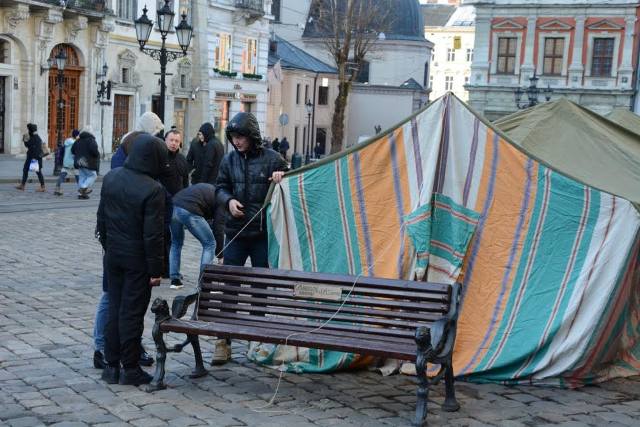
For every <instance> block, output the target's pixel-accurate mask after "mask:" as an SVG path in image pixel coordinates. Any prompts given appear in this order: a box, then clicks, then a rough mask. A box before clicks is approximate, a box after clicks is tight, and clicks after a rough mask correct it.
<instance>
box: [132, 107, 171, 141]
mask: <svg viewBox="0 0 640 427" xmlns="http://www.w3.org/2000/svg"><path fill="white" fill-rule="evenodd" d="M135 130H139V131H142V132H146V133H148V134H151V135H154V136H157V135H158V134H159V133H160V132H162V131H163V130H164V124H162V120H160V117H158V115H157V114H156V113H153V112H151V111H147V112H146V113H144V114H142V115H141V116H140V118H139V119H138V123H136V129H135Z"/></svg>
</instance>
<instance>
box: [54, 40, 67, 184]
mask: <svg viewBox="0 0 640 427" xmlns="http://www.w3.org/2000/svg"><path fill="white" fill-rule="evenodd" d="M54 59H55V61H56V67H58V76H57V78H58V81H57V83H58V103H57V106H58V111H57V120H56V127H57V142H56V154H55V158H54V166H53V174H54V175H60V170H61V169H62V147H63V145H62V127H63V126H64V118H63V113H64V99H63V98H62V86H63V84H64V67H65V66H66V65H67V55H66V54H65V52H64V48H63V47H60V48H58V54H57V55H56V56H55V58H54Z"/></svg>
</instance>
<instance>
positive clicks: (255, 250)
mask: <svg viewBox="0 0 640 427" xmlns="http://www.w3.org/2000/svg"><path fill="white" fill-rule="evenodd" d="M227 240H230V239H229V236H227ZM268 249H269V245H268V241H267V237H266V236H264V237H257V238H244V239H243V238H241V237H237V238H236V239H235V240H234V241H233V242H231V243H229V244H228V246H227V247H226V248H225V249H224V265H240V266H242V265H244V264H245V263H246V262H247V258H251V266H252V267H265V268H268V267H269V257H268Z"/></svg>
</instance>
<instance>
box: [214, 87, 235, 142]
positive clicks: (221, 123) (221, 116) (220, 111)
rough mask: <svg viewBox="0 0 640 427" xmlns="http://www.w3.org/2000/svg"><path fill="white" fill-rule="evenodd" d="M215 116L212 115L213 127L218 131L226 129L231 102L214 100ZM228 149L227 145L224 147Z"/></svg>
mask: <svg viewBox="0 0 640 427" xmlns="http://www.w3.org/2000/svg"><path fill="white" fill-rule="evenodd" d="M216 104H217V106H216V114H215V115H214V120H213V122H214V126H215V129H217V130H218V131H220V130H222V131H224V129H226V128H227V123H228V122H229V112H230V111H231V101H228V100H225V99H221V100H216ZM226 147H227V148H229V146H228V145H226Z"/></svg>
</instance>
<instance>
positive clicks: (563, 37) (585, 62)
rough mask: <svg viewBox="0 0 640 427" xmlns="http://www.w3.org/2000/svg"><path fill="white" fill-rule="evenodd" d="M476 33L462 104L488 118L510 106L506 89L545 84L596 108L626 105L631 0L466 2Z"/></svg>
mask: <svg viewBox="0 0 640 427" xmlns="http://www.w3.org/2000/svg"><path fill="white" fill-rule="evenodd" d="M465 4H472V5H475V7H476V38H475V47H474V60H473V63H472V66H471V80H470V83H469V84H468V86H467V89H468V91H469V103H470V104H471V106H472V107H474V108H475V109H476V110H478V111H479V112H481V113H483V114H484V115H485V116H486V117H487V118H489V119H490V120H493V119H496V118H498V117H501V116H503V115H506V114H509V113H511V112H513V111H515V110H516V109H517V108H516V105H515V101H514V91H515V89H516V88H517V87H524V86H528V85H529V78H530V77H532V76H533V75H534V73H535V75H536V76H538V77H539V79H540V80H539V81H538V86H540V87H543V88H546V87H549V88H551V89H552V90H553V97H554V98H555V97H557V96H565V97H567V98H568V99H570V100H572V101H574V102H576V103H578V104H581V105H584V106H586V107H588V108H590V109H592V110H594V111H596V112H599V113H603V114H604V113H607V112H608V111H610V110H611V109H613V108H616V107H625V108H629V107H630V106H631V105H632V99H633V96H634V83H633V82H634V76H635V73H636V70H637V62H638V37H637V32H638V13H639V6H638V2H637V1H632V0H612V1H585V0H564V1H561V0H550V1H540V0H539V1H530V0H489V1H488V0H470V1H467V2H466V3H465Z"/></svg>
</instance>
